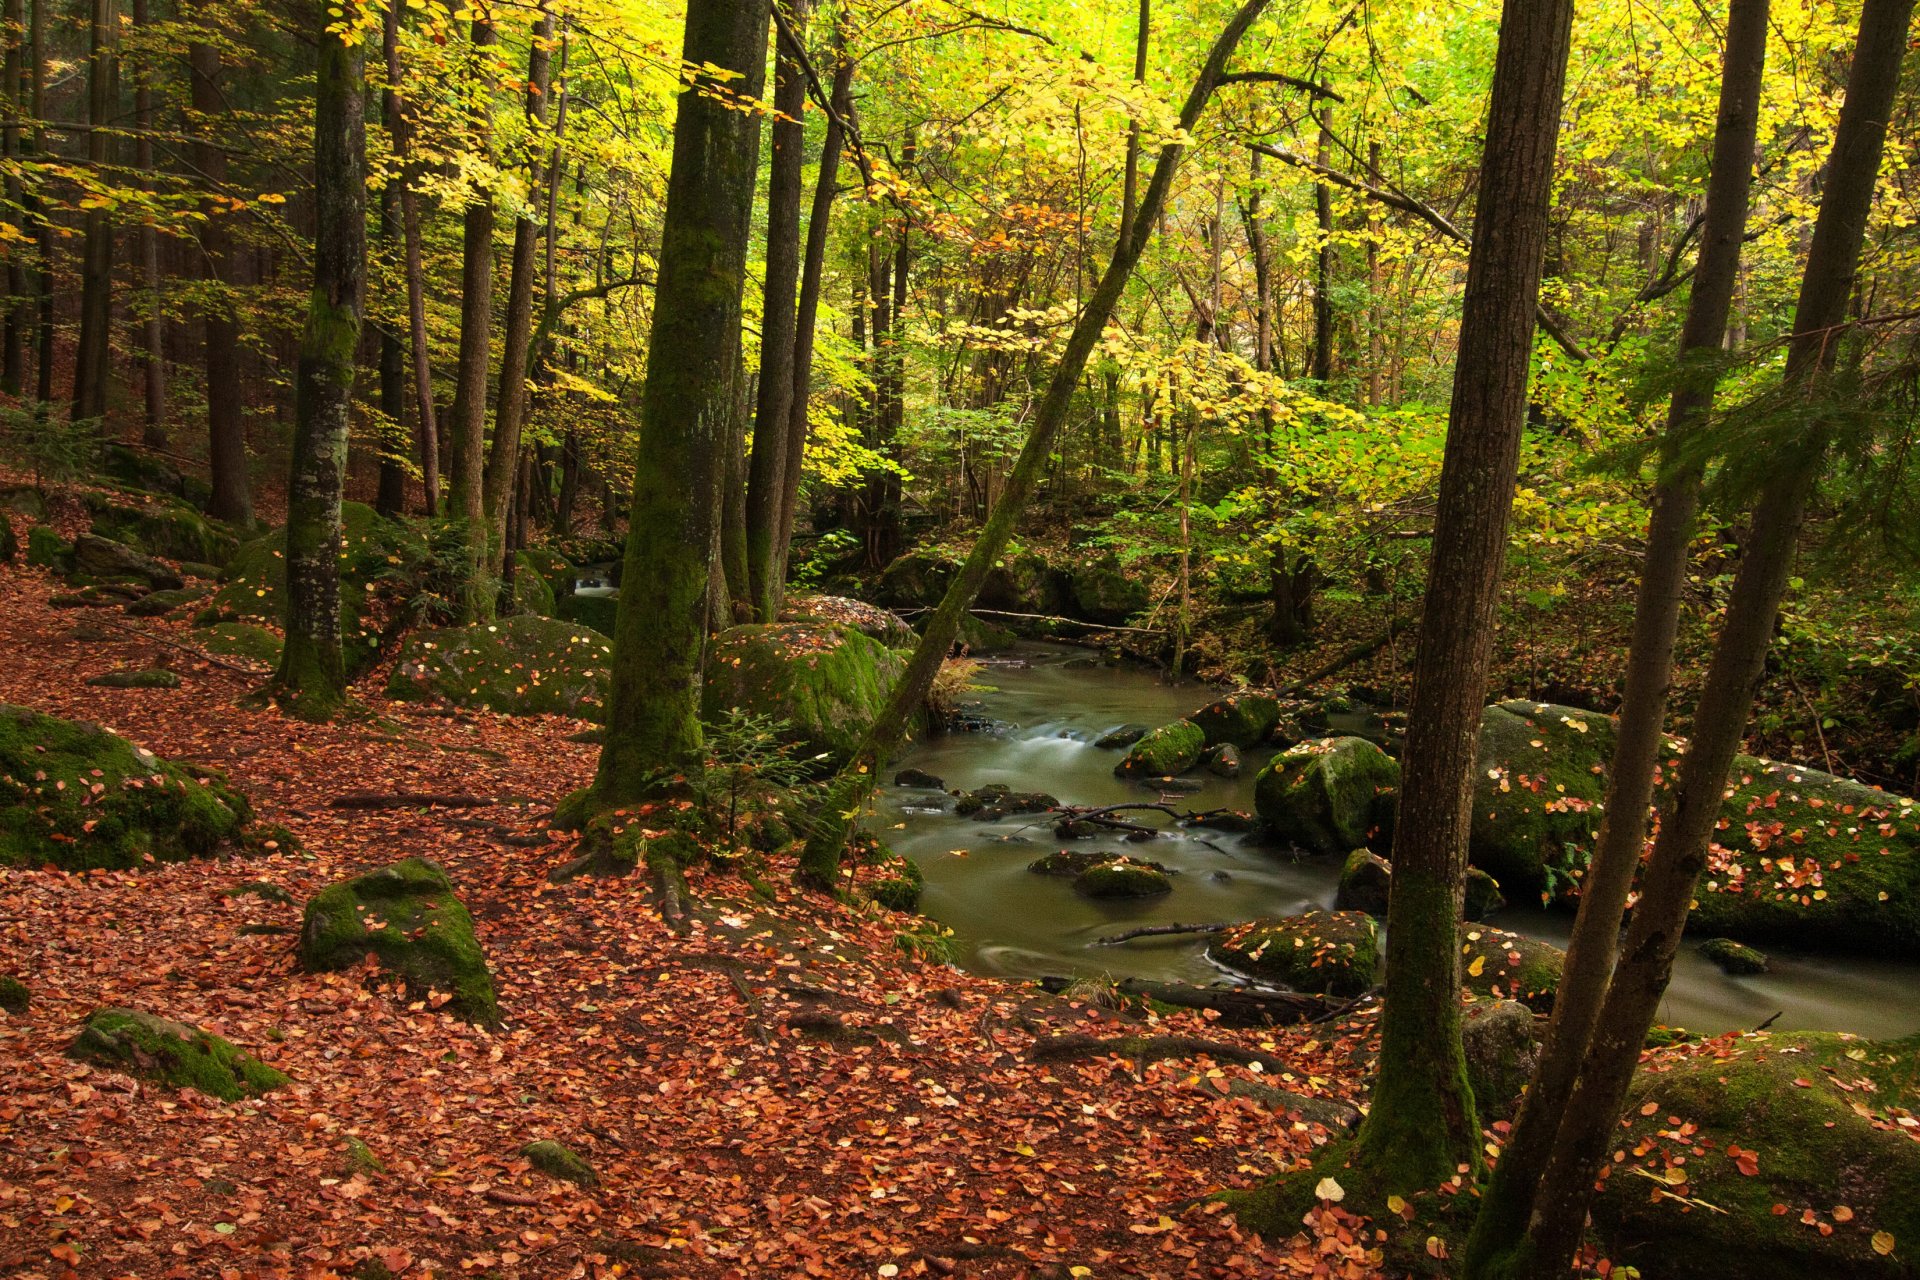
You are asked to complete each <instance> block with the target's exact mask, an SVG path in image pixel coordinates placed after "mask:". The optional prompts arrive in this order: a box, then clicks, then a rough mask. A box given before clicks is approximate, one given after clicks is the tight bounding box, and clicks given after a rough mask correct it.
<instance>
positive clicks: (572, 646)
mask: <svg viewBox="0 0 1920 1280" xmlns="http://www.w3.org/2000/svg"><path fill="white" fill-rule="evenodd" d="M612 653H613V642H612V641H611V640H608V639H607V638H606V637H605V636H603V635H601V634H600V633H599V632H597V631H589V630H588V629H587V628H585V627H582V626H580V625H578V624H577V623H572V622H562V621H560V620H559V619H557V618H540V617H534V616H533V615H531V614H526V615H521V616H519V617H513V618H502V619H501V620H500V621H498V622H480V623H475V624H473V625H472V626H467V627H447V628H444V629H441V630H437V631H422V632H419V633H418V634H415V635H413V636H409V637H408V638H407V643H406V645H405V646H404V647H403V648H402V649H401V650H400V657H399V660H398V661H396V662H395V663H394V664H393V674H392V675H391V676H390V677H389V678H388V680H387V696H389V697H392V698H437V699H440V700H442V701H445V702H450V703H452V704H453V705H455V706H460V707H477V708H480V709H482V710H486V711H499V712H502V713H504V714H507V715H565V716H578V717H580V718H582V719H588V720H599V719H602V718H604V716H605V714H606V684H607V671H608V662H609V661H610V659H611V656H612Z"/></svg>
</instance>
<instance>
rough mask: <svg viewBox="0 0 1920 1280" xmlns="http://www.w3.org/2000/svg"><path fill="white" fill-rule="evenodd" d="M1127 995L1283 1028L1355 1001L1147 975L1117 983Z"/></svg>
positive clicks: (1061, 983)
mask: <svg viewBox="0 0 1920 1280" xmlns="http://www.w3.org/2000/svg"><path fill="white" fill-rule="evenodd" d="M1076 981H1080V979H1075V978H1065V977H1046V978H1042V979H1040V985H1041V987H1042V988H1043V989H1045V990H1047V991H1051V992H1053V993H1055V994H1056V995H1057V994H1058V993H1060V992H1061V991H1064V990H1066V989H1067V988H1068V987H1069V986H1071V985H1073V984H1074V983H1075V982H1076ZM1114 990H1115V991H1116V992H1118V993H1119V994H1120V995H1123V996H1144V997H1146V998H1147V999H1149V1000H1158V1001H1159V1002H1160V1003H1161V1004H1170V1005H1177V1006H1178V1007H1180V1008H1182V1009H1211V1010H1213V1011H1214V1012H1215V1013H1217V1014H1219V1015H1220V1021H1221V1023H1222V1024H1224V1025H1226V1026H1229V1027H1282V1026H1290V1025H1293V1024H1295V1023H1300V1022H1317V1021H1320V1020H1322V1019H1325V1018H1329V1017H1333V1016H1335V1015H1337V1014H1340V1013H1342V1012H1345V1010H1347V1009H1349V1008H1351V1007H1352V1002H1351V1001H1344V1000H1334V999H1332V998H1330V997H1327V996H1316V995H1307V994H1304V993H1302V992H1298V991H1259V990H1256V989H1254V988H1252V987H1226V986H1221V987H1196V986H1191V985H1189V984H1187V983H1184V982H1155V981H1152V980H1150V979H1147V978H1125V979H1122V980H1121V981H1119V982H1117V983H1115V984H1114Z"/></svg>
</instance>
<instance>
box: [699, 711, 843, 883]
mask: <svg viewBox="0 0 1920 1280" xmlns="http://www.w3.org/2000/svg"><path fill="white" fill-rule="evenodd" d="M704 728H705V730H706V744H707V750H706V767H705V768H703V769H702V770H701V771H700V772H699V774H698V775H697V776H695V777H693V778H691V779H688V780H687V782H686V783H685V784H683V785H685V786H688V787H690V788H691V790H692V792H693V800H694V803H695V804H696V805H698V806H699V807H700V809H701V810H702V811H703V812H704V813H706V814H707V816H708V817H710V818H712V819H713V820H714V821H715V822H717V823H718V824H719V825H720V827H721V829H722V831H723V832H724V835H725V843H724V847H725V848H727V849H731V848H733V847H734V845H735V843H736V842H737V839H738V837H739V831H740V822H741V818H742V816H743V815H744V814H745V813H746V811H747V809H748V808H749V806H750V805H751V804H752V803H753V802H754V801H755V800H756V799H761V798H770V797H771V796H772V795H773V794H775V793H784V794H786V795H792V794H794V793H795V792H797V791H800V790H802V789H805V788H807V787H809V786H810V785H812V784H811V783H810V781H809V778H810V775H811V774H812V773H814V772H815V771H816V770H817V767H818V764H819V760H820V757H818V756H801V755H799V754H798V752H797V751H796V750H795V748H794V746H793V741H792V734H791V733H790V732H789V727H788V725H787V724H786V722H784V721H781V720H776V719H774V718H773V717H771V716H757V715H751V714H748V713H746V712H743V711H740V710H739V709H737V708H735V709H730V710H729V711H728V712H727V713H726V714H725V715H724V716H722V717H721V718H720V719H718V720H715V721H712V722H710V723H708V724H706V725H705V726H704ZM789 807H791V808H793V809H795V810H796V811H797V810H803V809H805V807H806V806H805V805H793V806H789Z"/></svg>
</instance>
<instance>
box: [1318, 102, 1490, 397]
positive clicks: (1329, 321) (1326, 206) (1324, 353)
mask: <svg viewBox="0 0 1920 1280" xmlns="http://www.w3.org/2000/svg"><path fill="white" fill-rule="evenodd" d="M1327 115H1328V112H1326V111H1325V110H1322V111H1321V112H1320V115H1319V121H1320V163H1321V165H1322V166H1325V165H1326V163H1327V161H1328V160H1329V159H1331V157H1330V156H1329V155H1328V154H1327V150H1328V146H1329V139H1330V138H1331V137H1332V134H1333V130H1332V129H1331V128H1329V127H1328V124H1327ZM1483 207H1484V206H1483ZM1313 221H1314V226H1315V227H1316V228H1317V229H1318V230H1319V232H1320V247H1319V248H1318V249H1317V250H1316V251H1315V252H1314V256H1313V366H1312V368H1311V370H1310V376H1311V377H1313V378H1316V379H1318V380H1319V382H1320V384H1321V386H1322V388H1323V389H1324V387H1325V386H1326V384H1327V383H1328V382H1331V381H1332V380H1333V257H1334V255H1333V188H1332V187H1330V186H1328V185H1327V184H1326V183H1324V182H1316V183H1314V184H1313Z"/></svg>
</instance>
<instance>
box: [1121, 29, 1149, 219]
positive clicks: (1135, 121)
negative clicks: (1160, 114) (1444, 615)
mask: <svg viewBox="0 0 1920 1280" xmlns="http://www.w3.org/2000/svg"><path fill="white" fill-rule="evenodd" d="M1152 42H1153V0H1140V16H1139V18H1138V20H1137V21H1136V22H1135V24H1134V29H1133V87H1134V89H1135V91H1136V92H1138V91H1140V90H1141V88H1142V86H1144V85H1145V84H1146V82H1147V49H1148V46H1149V45H1151V43H1152ZM1139 190H1140V118H1139V115H1138V113H1137V112H1129V113H1128V120H1127V170H1126V177H1125V178H1124V179H1123V180H1122V183H1121V188H1120V230H1119V232H1118V234H1116V236H1115V237H1114V239H1115V240H1116V242H1118V243H1120V244H1125V243H1126V241H1127V239H1128V237H1130V236H1131V235H1132V234H1133V215H1134V209H1135V206H1136V203H1137V201H1138V199H1139Z"/></svg>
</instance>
